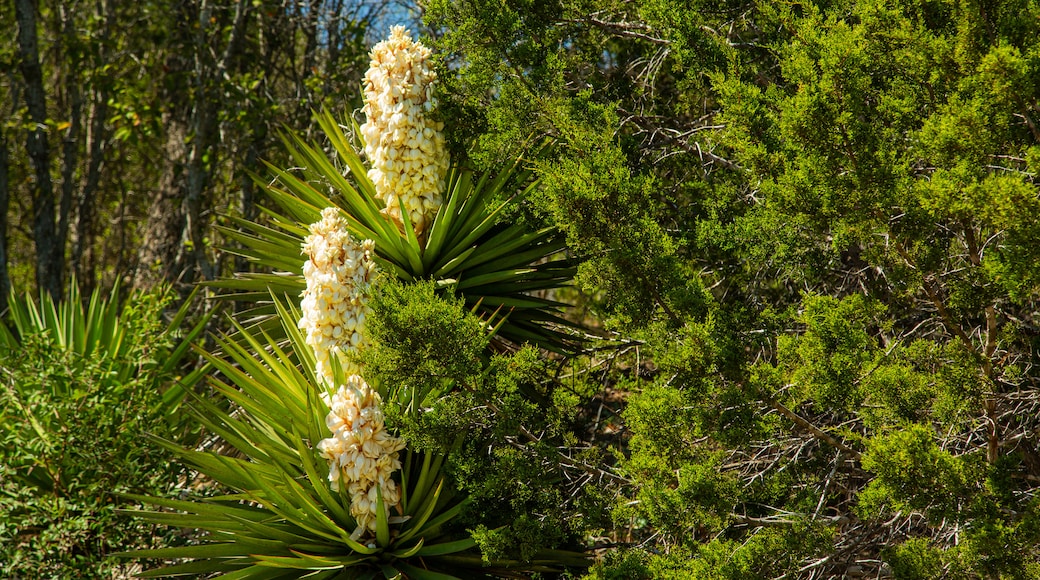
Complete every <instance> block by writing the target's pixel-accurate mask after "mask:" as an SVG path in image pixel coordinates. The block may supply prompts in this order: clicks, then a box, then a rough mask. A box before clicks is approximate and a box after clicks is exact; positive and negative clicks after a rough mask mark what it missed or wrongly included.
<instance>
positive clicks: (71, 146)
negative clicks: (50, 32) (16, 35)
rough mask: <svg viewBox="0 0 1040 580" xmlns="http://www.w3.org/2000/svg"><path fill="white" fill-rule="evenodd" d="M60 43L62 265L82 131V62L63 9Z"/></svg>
mask: <svg viewBox="0 0 1040 580" xmlns="http://www.w3.org/2000/svg"><path fill="white" fill-rule="evenodd" d="M61 20H62V22H61V28H62V37H63V38H62V40H63V42H64V45H65V46H64V47H63V48H64V52H65V62H66V65H67V70H66V71H65V90H66V91H68V98H69V126H68V128H67V129H66V130H65V135H64V143H63V147H62V148H63V151H62V158H61V164H62V165H61V179H62V181H61V202H60V204H59V205H58V231H57V233H56V237H57V242H56V243H57V246H58V247H59V248H61V254H62V255H61V258H62V262H63V263H64V258H65V243H66V241H67V239H68V232H69V211H70V210H71V209H72V197H73V193H74V191H75V189H76V181H77V180H76V167H77V164H78V162H79V138H80V132H81V131H82V125H83V120H82V115H83V91H82V89H81V88H80V79H79V74H78V73H79V71H78V67H77V66H76V64H77V63H81V62H82V58H81V56H80V55H79V54H75V53H74V52H73V51H75V50H77V49H76V48H75V45H76V42H75V39H76V29H75V23H74V16H73V15H72V14H71V13H70V10H69V8H68V7H67V6H64V5H63V6H62V7H61Z"/></svg>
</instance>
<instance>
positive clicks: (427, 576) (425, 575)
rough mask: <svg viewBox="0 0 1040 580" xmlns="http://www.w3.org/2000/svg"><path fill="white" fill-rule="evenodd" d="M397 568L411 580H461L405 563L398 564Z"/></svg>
mask: <svg viewBox="0 0 1040 580" xmlns="http://www.w3.org/2000/svg"><path fill="white" fill-rule="evenodd" d="M397 567H398V568H400V569H401V571H402V572H404V573H405V574H407V575H408V578H409V580H459V578H458V577H457V576H452V575H450V574H442V573H440V572H434V571H432V570H425V569H423V568H418V567H416V566H412V565H410V564H406V563H405V562H398V563H397Z"/></svg>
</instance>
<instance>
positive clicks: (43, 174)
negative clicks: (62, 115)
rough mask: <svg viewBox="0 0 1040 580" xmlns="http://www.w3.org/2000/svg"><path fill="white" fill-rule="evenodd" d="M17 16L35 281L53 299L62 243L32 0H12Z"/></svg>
mask: <svg viewBox="0 0 1040 580" xmlns="http://www.w3.org/2000/svg"><path fill="white" fill-rule="evenodd" d="M15 14H16V18H17V20H18V52H19V56H20V57H21V63H20V68H21V70H22V76H23V78H24V79H25V104H26V107H27V108H28V111H29V118H30V120H31V121H32V123H33V128H32V129H30V130H29V131H28V135H27V137H26V142H25V149H26V151H27V152H28V153H29V159H30V160H31V161H32V165H33V169H34V172H35V176H36V194H35V195H34V196H33V204H32V205H33V235H34V236H35V243H36V285H37V286H38V287H39V289H40V290H41V291H44V292H47V293H48V294H50V295H51V296H52V297H53V298H54V299H55V300H60V299H61V286H62V284H61V279H62V270H63V268H64V265H65V264H64V259H63V258H64V246H63V245H62V244H61V239H60V238H59V236H58V232H57V230H56V228H55V224H54V184H53V182H52V181H51V174H50V169H51V157H50V156H51V153H50V145H49V144H48V142H47V125H46V123H47V99H46V94H45V93H44V91H43V72H42V70H41V68H40V51H39V48H38V40H37V33H36V7H35V6H34V3H33V2H32V0H15Z"/></svg>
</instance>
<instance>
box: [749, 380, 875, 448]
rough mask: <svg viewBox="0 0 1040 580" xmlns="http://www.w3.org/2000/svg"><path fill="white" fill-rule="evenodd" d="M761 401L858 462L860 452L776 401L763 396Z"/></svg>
mask: <svg viewBox="0 0 1040 580" xmlns="http://www.w3.org/2000/svg"><path fill="white" fill-rule="evenodd" d="M763 399H764V400H765V402H766V403H768V404H769V406H771V407H773V408H774V409H776V410H777V411H778V412H779V413H780V414H781V415H783V416H785V417H787V418H788V419H790V420H791V421H793V422H794V423H795V424H796V425H798V426H799V427H801V428H802V429H805V430H806V431H808V432H809V433H811V434H812V435H813V437H816V438H817V439H819V440H820V441H823V442H824V443H827V444H828V445H830V446H832V447H835V448H837V449H841V450H842V451H844V452H846V453H848V454H849V455H851V456H852V458H853V459H855V460H856V461H859V459H860V452H859V451H856V450H855V449H853V448H851V447H849V446H848V445H845V444H844V443H842V442H841V441H838V440H837V439H835V438H834V437H832V436H830V435H828V434H827V433H825V432H824V431H823V430H822V429H820V428H819V427H817V426H816V425H813V424H812V423H810V422H809V421H808V420H806V419H804V418H802V417H801V416H800V415H798V414H797V413H795V412H794V411H792V410H790V409H788V408H787V407H786V406H785V405H784V404H783V403H781V402H780V401H777V400H776V399H774V398H772V397H770V396H769V395H763Z"/></svg>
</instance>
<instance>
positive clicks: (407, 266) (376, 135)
mask: <svg viewBox="0 0 1040 580" xmlns="http://www.w3.org/2000/svg"><path fill="white" fill-rule="evenodd" d="M402 34H403V32H402V31H401V30H395V32H394V35H393V36H392V37H391V39H390V40H388V41H387V42H386V43H385V44H386V46H383V44H381V45H377V47H376V49H374V50H373V53H372V68H371V69H370V71H369V74H368V75H367V76H366V87H365V100H366V105H365V109H364V110H365V113H366V115H367V117H368V118H367V120H366V122H365V124H364V125H359V124H358V123H357V122H355V121H353V120H351V121H350V122H349V123H348V124H346V125H341V124H340V123H339V122H338V121H337V120H336V118H335V117H334V116H333V115H332V114H330V113H328V112H323V113H321V114H318V115H317V116H316V118H317V122H318V124H319V125H320V127H321V129H322V131H323V133H324V135H325V138H326V139H327V140H328V145H329V146H330V147H331V153H329V154H327V153H326V152H325V151H324V150H323V148H322V146H321V145H317V144H310V143H307V142H306V141H304V140H303V139H301V138H300V137H297V136H295V135H292V134H289V135H287V136H285V138H284V141H285V146H286V147H287V149H288V151H289V152H290V153H291V155H292V157H293V159H294V162H295V165H296V168H295V169H293V170H284V169H280V168H277V167H274V166H269V167H270V170H271V172H272V173H273V174H274V177H275V180H274V181H273V182H271V183H268V182H267V181H266V180H258V182H259V183H260V185H261V186H262V187H263V189H264V190H265V191H266V192H267V195H268V197H269V199H270V200H271V201H272V202H273V204H272V205H271V206H269V207H265V208H263V209H262V211H263V213H264V214H265V216H266V221H265V222H264V223H260V222H254V221H250V220H245V219H240V218H229V219H230V222H231V224H232V226H231V227H228V228H223V229H222V231H223V233H224V234H225V235H226V236H227V237H228V238H229V239H232V240H235V241H237V242H239V244H240V247H238V248H232V249H229V251H231V252H235V253H238V254H240V255H243V256H245V257H247V258H249V259H250V260H251V261H253V262H254V263H255V264H257V265H258V266H262V267H264V268H266V269H270V270H272V271H273V273H243V274H238V275H236V276H235V277H234V278H232V279H226V280H220V281H216V282H214V283H213V285H215V286H218V287H221V288H223V289H225V290H228V291H230V292H229V293H228V294H226V297H227V298H229V299H233V300H237V301H251V302H254V303H256V304H257V306H256V307H255V308H253V309H251V310H248V311H246V312H243V313H240V317H239V319H240V320H243V321H247V320H252V321H262V320H265V319H266V320H268V321H270V320H271V317H272V316H273V314H274V308H273V305H272V304H271V303H270V302H268V301H267V298H268V296H269V294H268V292H270V291H274V292H276V293H277V294H279V295H280V294H282V293H284V294H288V295H291V296H298V295H299V294H300V293H301V292H302V291H303V289H304V283H303V278H302V276H301V269H300V268H301V262H300V246H301V242H302V241H303V239H304V237H305V236H306V235H307V228H306V225H305V224H310V223H313V222H316V221H317V220H318V219H320V217H321V215H320V214H321V212H322V210H323V209H325V208H327V207H337V208H339V209H341V210H342V211H343V212H344V214H345V215H346V216H347V219H348V222H349V228H350V232H351V234H352V235H353V236H355V237H356V238H357V239H359V240H372V241H373V242H374V246H375V250H374V252H375V259H376V261H377V263H378V264H379V267H380V268H381V269H382V270H383V271H384V272H387V273H389V274H391V275H393V276H396V277H397V278H399V279H400V280H402V281H404V282H410V281H413V280H434V281H436V282H438V284H439V285H440V286H441V287H442V288H448V287H451V288H452V289H453V291H454V292H455V294H457V295H458V296H461V297H463V298H464V299H465V301H466V303H467V305H469V306H470V307H471V308H473V309H474V310H475V311H477V312H478V313H482V314H484V315H486V316H487V317H489V318H490V317H492V316H499V317H501V316H504V317H505V322H504V323H503V324H502V327H501V328H500V329H499V331H498V335H497V336H498V337H499V338H501V339H506V340H509V341H512V342H514V343H518V344H519V343H524V342H530V343H533V344H536V345H538V346H541V347H544V348H547V349H550V350H554V351H565V350H570V349H573V348H574V347H575V346H576V345H577V343H578V341H577V340H576V338H575V335H574V333H572V332H569V330H571V329H573V328H574V327H575V325H574V324H573V323H571V322H569V321H567V320H566V319H564V318H563V317H561V316H560V308H561V307H562V306H564V305H563V304H562V303H559V302H557V301H554V300H553V299H552V298H551V296H547V295H546V292H545V291H551V290H553V289H557V288H560V287H563V286H566V285H568V284H569V283H570V282H571V280H572V279H573V276H574V273H575V268H574V266H573V264H572V263H571V261H569V260H567V259H564V258H561V257H559V256H560V254H561V251H562V250H563V249H564V242H563V240H562V237H561V236H560V235H558V232H556V231H555V230H553V229H552V228H540V229H538V228H532V227H531V226H529V225H528V224H526V223H523V222H522V221H518V222H516V223H508V220H507V217H506V216H507V215H508V214H509V212H510V211H511V210H512V209H513V208H514V206H516V204H518V203H520V202H522V200H523V199H524V198H525V196H526V195H527V194H528V193H529V192H530V191H532V190H533V189H534V188H537V187H538V180H537V179H536V177H535V176H534V174H533V173H532V171H531V170H530V169H529V168H528V167H525V163H524V160H523V159H516V160H514V161H513V162H512V163H510V164H507V165H506V166H503V167H499V168H498V169H497V170H492V171H488V172H485V173H482V174H479V175H478V174H476V173H474V172H473V171H471V170H469V169H467V168H466V167H464V165H463V164H462V163H460V162H459V161H457V160H454V159H452V160H450V161H449V160H448V156H447V153H446V152H444V139H443V137H442V136H441V135H440V129H441V125H440V123H435V122H433V121H431V120H430V118H429V116H428V115H426V113H428V112H430V111H431V110H432V109H433V108H434V107H435V104H436V101H435V99H434V98H433V97H432V93H433V76H432V73H431V72H430V71H429V68H428V67H427V65H426V63H425V58H426V56H427V55H428V52H429V51H428V50H426V49H423V48H422V47H421V44H418V43H411V44H409V43H410V42H411V41H410V39H407V41H406V40H405V38H404V37H402ZM402 47H403V48H402ZM401 63H404V64H401ZM398 77H400V78H398ZM395 99H396V100H395ZM358 151H364V152H365V154H366V157H367V163H366V161H363V160H362V158H361V156H360V155H359V153H358ZM543 153H544V149H543V150H541V151H538V152H536V153H535V155H542V154H543ZM540 294H541V295H540ZM268 329H269V330H271V331H277V326H276V325H271V324H269V325H268Z"/></svg>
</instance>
